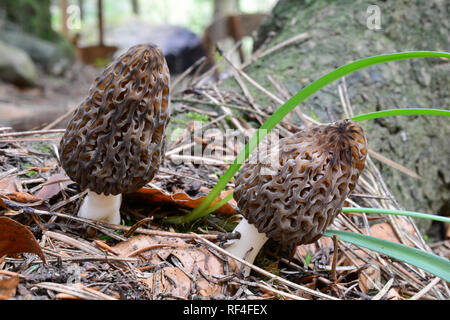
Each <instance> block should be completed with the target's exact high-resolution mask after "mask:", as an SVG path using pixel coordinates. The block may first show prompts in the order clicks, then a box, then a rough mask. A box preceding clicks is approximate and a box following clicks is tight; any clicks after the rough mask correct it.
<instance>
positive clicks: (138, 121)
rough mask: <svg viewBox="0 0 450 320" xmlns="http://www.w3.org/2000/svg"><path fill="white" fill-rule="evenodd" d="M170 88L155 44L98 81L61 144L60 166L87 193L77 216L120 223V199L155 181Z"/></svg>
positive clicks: (121, 60)
mask: <svg viewBox="0 0 450 320" xmlns="http://www.w3.org/2000/svg"><path fill="white" fill-rule="evenodd" d="M169 82H170V75H169V69H168V67H167V63H166V60H165V58H164V56H163V54H162V52H161V50H160V49H159V48H158V47H157V46H155V45H152V44H144V45H137V46H134V47H131V48H130V49H129V50H128V51H127V52H125V53H124V54H122V55H121V56H119V57H118V58H117V59H115V60H114V61H113V62H112V63H111V64H110V65H109V66H107V67H106V69H105V70H104V71H103V72H102V74H101V75H100V76H99V77H97V78H96V79H95V81H94V83H93V84H92V86H91V88H90V89H89V94H88V96H87V97H86V98H85V99H84V101H83V102H82V103H81V104H80V105H79V107H78V108H77V110H76V111H75V112H74V114H73V116H72V119H71V120H70V122H69V124H68V126H67V131H66V132H65V134H64V136H63V137H62V140H61V143H60V159H61V165H62V166H63V168H64V170H65V171H66V173H67V175H68V176H69V177H70V178H71V179H72V180H73V181H75V182H77V183H78V184H79V185H80V187H81V189H82V190H88V194H87V197H86V198H85V199H84V201H83V203H82V205H81V208H80V210H79V212H78V216H80V217H85V218H90V219H95V220H102V221H106V222H110V223H114V224H118V223H120V211H119V209H120V204H121V194H122V193H129V192H133V191H136V190H137V189H139V188H141V187H142V186H144V185H145V184H146V183H147V182H149V181H150V180H151V179H152V178H153V176H154V175H155V173H156V171H157V170H158V168H159V166H160V162H161V159H162V158H163V155H164V150H165V142H166V133H165V130H166V126H167V123H168V121H169V117H170V116H169V85H170V84H169Z"/></svg>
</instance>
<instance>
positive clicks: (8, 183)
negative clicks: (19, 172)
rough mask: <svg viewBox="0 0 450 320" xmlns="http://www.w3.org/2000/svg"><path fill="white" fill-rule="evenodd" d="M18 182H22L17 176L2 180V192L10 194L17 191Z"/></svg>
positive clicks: (0, 189) (0, 191) (0, 181)
mask: <svg viewBox="0 0 450 320" xmlns="http://www.w3.org/2000/svg"><path fill="white" fill-rule="evenodd" d="M16 183H19V184H20V180H19V179H17V178H16V177H6V178H3V179H1V180H0V193H3V194H8V193H12V192H17V191H18V190H17V187H16Z"/></svg>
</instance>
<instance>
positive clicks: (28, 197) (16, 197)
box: [7, 192, 41, 203]
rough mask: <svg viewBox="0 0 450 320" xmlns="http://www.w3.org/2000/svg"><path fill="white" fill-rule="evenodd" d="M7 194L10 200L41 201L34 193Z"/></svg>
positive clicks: (23, 201) (21, 201)
mask: <svg viewBox="0 0 450 320" xmlns="http://www.w3.org/2000/svg"><path fill="white" fill-rule="evenodd" d="M7 196H8V198H9V199H10V200H12V201H16V202H20V203H29V202H37V201H41V200H40V199H38V198H36V197H35V196H33V195H32V194H29V193H26V192H12V193H8V194H7Z"/></svg>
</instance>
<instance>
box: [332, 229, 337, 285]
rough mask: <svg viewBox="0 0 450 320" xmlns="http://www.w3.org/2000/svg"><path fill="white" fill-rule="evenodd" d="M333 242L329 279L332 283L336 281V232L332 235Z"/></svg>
mask: <svg viewBox="0 0 450 320" xmlns="http://www.w3.org/2000/svg"><path fill="white" fill-rule="evenodd" d="M333 243H334V252H333V260H332V263H331V279H332V280H333V282H334V283H336V281H337V277H336V263H337V252H338V248H339V246H338V237H337V235H336V234H334V235H333Z"/></svg>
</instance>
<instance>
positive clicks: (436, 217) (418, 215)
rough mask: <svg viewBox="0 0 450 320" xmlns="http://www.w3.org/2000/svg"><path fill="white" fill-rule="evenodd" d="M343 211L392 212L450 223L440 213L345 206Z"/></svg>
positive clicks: (449, 219)
mask: <svg viewBox="0 0 450 320" xmlns="http://www.w3.org/2000/svg"><path fill="white" fill-rule="evenodd" d="M342 212H365V213H369V214H392V215H398V216H408V217H413V218H419V219H428V220H434V221H440V222H448V223H450V218H447V217H443V216H438V215H434V214H427V213H421V212H414V211H405V210H391V209H381V208H353V207H344V208H342Z"/></svg>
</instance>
